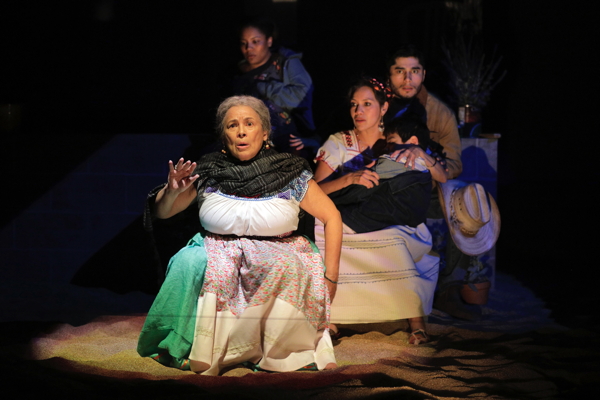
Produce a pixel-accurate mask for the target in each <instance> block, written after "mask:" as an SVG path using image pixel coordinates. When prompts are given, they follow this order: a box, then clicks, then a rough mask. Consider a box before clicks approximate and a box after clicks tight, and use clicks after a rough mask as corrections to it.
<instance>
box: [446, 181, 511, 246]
mask: <svg viewBox="0 0 600 400" xmlns="http://www.w3.org/2000/svg"><path fill="white" fill-rule="evenodd" d="M467 185H469V183H467V182H463V181H460V180H457V179H451V180H449V181H447V182H445V183H442V184H438V193H439V196H440V198H441V200H442V211H443V213H444V219H445V220H446V223H447V224H448V229H449V231H450V235H451V236H452V240H454V243H455V244H456V246H457V247H458V248H459V249H460V251H462V252H463V253H465V254H467V255H469V256H478V255H480V254H483V253H485V252H486V251H488V250H490V249H491V248H492V247H494V245H495V244H496V241H497V240H498V236H499V235H500V210H499V209H498V205H497V204H496V200H494V198H493V197H492V195H490V194H489V193H488V192H487V191H486V192H485V194H486V196H487V197H488V202H489V203H490V212H491V218H490V221H489V222H488V223H487V224H485V225H484V226H482V227H481V229H479V231H477V233H476V234H475V236H471V237H470V236H465V235H464V234H463V233H462V232H461V231H460V227H459V226H458V224H457V223H456V222H454V221H452V220H451V219H450V218H448V216H449V215H450V209H451V208H450V200H451V199H452V191H453V190H454V189H460V188H461V187H464V186H467Z"/></svg>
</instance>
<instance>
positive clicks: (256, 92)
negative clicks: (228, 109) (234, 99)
mask: <svg viewBox="0 0 600 400" xmlns="http://www.w3.org/2000/svg"><path fill="white" fill-rule="evenodd" d="M275 37H276V27H275V24H274V23H273V22H271V21H268V20H266V19H260V18H259V19H251V20H249V21H247V22H245V23H244V24H243V25H242V26H241V28H240V50H241V52H242V54H243V56H244V59H243V60H242V61H241V62H240V63H239V65H238V68H239V71H240V75H238V76H236V77H235V79H234V82H233V91H234V94H236V95H250V96H254V97H257V98H259V99H261V100H262V101H263V102H264V103H265V105H266V106H267V108H268V109H269V113H270V115H271V126H272V130H273V134H272V140H273V143H274V145H275V149H276V150H277V151H280V152H295V153H296V154H298V155H300V156H303V157H304V158H306V159H308V160H310V161H312V158H313V157H314V154H315V151H316V149H317V148H318V147H319V145H320V141H319V139H318V137H317V136H316V135H315V124H314V121H313V114H312V93H313V84H312V79H311V77H310V75H309V74H308V72H307V71H306V69H305V68H304V66H303V65H302V62H301V61H300V59H301V58H302V54H300V53H296V52H294V51H292V50H289V49H286V48H284V47H281V46H280V47H278V48H275V47H274V46H273V43H274V40H275Z"/></svg>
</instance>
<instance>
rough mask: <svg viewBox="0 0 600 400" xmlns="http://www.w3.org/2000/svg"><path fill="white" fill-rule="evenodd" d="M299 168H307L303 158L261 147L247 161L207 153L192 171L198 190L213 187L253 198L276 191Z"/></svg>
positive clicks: (294, 175) (294, 174) (291, 177)
mask: <svg viewBox="0 0 600 400" xmlns="http://www.w3.org/2000/svg"><path fill="white" fill-rule="evenodd" d="M303 170H308V171H310V170H311V169H310V166H309V165H308V162H307V161H306V160H305V159H303V158H300V157H297V156H294V155H292V154H288V153H278V152H277V151H275V150H273V149H266V148H264V147H263V149H261V151H260V152H259V153H258V154H257V155H256V156H255V157H254V158H252V159H251V160H248V161H240V160H238V159H237V158H235V157H232V156H230V155H229V154H223V153H221V152H216V153H211V154H207V155H206V156H204V157H202V158H201V159H200V161H198V165H197V167H196V170H195V171H194V174H199V175H200V182H199V183H198V193H202V192H203V191H204V189H206V188H207V187H213V188H219V189H220V190H221V191H222V192H224V193H227V194H231V195H235V196H239V197H257V196H268V195H273V194H275V193H277V192H278V191H279V190H281V189H282V188H284V187H285V186H286V185H287V184H288V183H290V181H292V180H293V179H295V178H297V177H298V176H300V174H301V173H302V171H303Z"/></svg>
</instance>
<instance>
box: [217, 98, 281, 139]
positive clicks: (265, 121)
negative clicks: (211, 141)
mask: <svg viewBox="0 0 600 400" xmlns="http://www.w3.org/2000/svg"><path fill="white" fill-rule="evenodd" d="M237 106H247V107H250V108H251V109H253V110H254V111H256V113H257V114H258V117H259V118H260V124H261V125H262V129H263V130H265V131H267V138H268V140H270V139H271V115H270V114H269V109H268V108H267V106H266V105H265V103H263V102H262V100H260V99H257V98H256V97H252V96H232V97H228V98H226V99H225V100H223V102H222V103H221V104H219V108H218V109H217V117H216V127H215V129H216V131H217V134H218V135H219V138H220V139H221V141H223V143H225V117H226V116H227V112H228V111H229V110H230V109H231V108H232V107H237Z"/></svg>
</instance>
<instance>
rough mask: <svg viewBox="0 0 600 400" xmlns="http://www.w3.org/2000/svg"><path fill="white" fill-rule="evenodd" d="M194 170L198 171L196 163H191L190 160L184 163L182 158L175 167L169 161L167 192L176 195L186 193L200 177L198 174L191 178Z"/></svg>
mask: <svg viewBox="0 0 600 400" xmlns="http://www.w3.org/2000/svg"><path fill="white" fill-rule="evenodd" d="M194 169H196V163H195V162H190V161H189V160H188V161H186V162H183V158H180V159H179V161H178V162H177V164H176V165H173V161H171V160H169V179H168V183H167V191H168V192H171V193H172V194H176V195H178V194H180V193H182V192H185V191H186V190H187V189H188V188H189V187H190V185H191V184H192V183H194V181H195V180H196V179H198V177H199V176H200V175H198V174H196V175H194V176H191V174H192V172H194Z"/></svg>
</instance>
